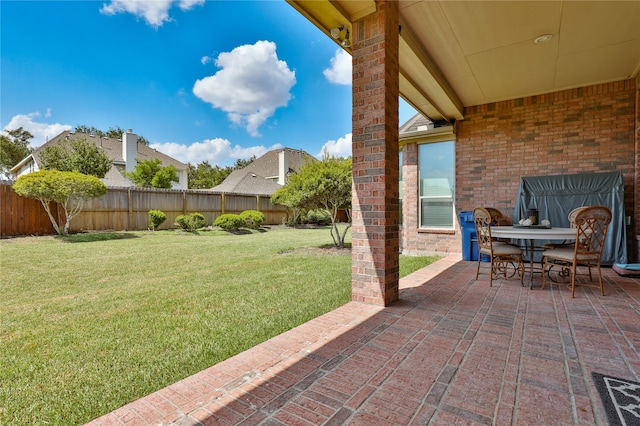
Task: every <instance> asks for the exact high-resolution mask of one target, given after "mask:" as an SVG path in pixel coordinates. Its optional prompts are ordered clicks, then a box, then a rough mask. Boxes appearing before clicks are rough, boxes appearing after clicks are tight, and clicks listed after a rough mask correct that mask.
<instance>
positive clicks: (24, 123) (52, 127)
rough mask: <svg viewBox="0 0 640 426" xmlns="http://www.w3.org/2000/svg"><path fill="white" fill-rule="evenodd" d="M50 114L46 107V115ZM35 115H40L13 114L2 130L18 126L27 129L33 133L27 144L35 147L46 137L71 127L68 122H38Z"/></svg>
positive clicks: (35, 113) (48, 137)
mask: <svg viewBox="0 0 640 426" xmlns="http://www.w3.org/2000/svg"><path fill="white" fill-rule="evenodd" d="M50 115H51V109H47V114H46V116H47V117H49V116H50ZM35 117H40V113H39V112H32V113H30V114H26V115H25V114H19V115H15V116H13V118H12V119H11V121H9V123H8V124H7V125H6V126H4V130H15V129H17V128H19V127H22V128H23V129H24V130H27V131H28V132H29V133H31V134H32V135H33V139H30V140H29V146H31V147H32V148H37V147H39V146H40V145H42V144H44V143H45V142H46V141H47V140H48V139H51V138H53V137H54V136H57V135H59V134H60V133H62V132H64V131H65V130H71V129H72V128H73V127H72V126H70V125H68V124H60V123H55V124H49V123H39V122H37V121H34V118H35Z"/></svg>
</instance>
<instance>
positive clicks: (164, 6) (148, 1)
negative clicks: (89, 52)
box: [100, 0, 204, 28]
mask: <svg viewBox="0 0 640 426" xmlns="http://www.w3.org/2000/svg"><path fill="white" fill-rule="evenodd" d="M174 3H177V4H178V7H179V8H180V9H181V10H184V11H186V10H189V9H191V8H193V7H195V6H198V5H201V4H204V0H179V1H176V0H144V1H140V0H111V3H109V4H103V5H102V9H100V13H104V14H105V15H115V14H117V13H130V14H132V15H134V16H136V17H137V18H143V19H144V20H145V21H146V22H147V24H149V25H151V26H152V27H155V28H158V27H161V26H162V24H164V23H165V22H170V21H171V20H172V19H171V18H170V17H169V9H171V7H172V6H173V4H174Z"/></svg>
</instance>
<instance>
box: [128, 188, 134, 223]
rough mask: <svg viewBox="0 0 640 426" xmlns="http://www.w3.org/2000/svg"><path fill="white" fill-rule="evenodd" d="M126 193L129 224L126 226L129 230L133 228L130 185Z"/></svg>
mask: <svg viewBox="0 0 640 426" xmlns="http://www.w3.org/2000/svg"><path fill="white" fill-rule="evenodd" d="M127 195H128V196H129V224H128V225H129V226H128V227H127V231H130V230H131V229H133V224H132V223H133V202H132V195H131V187H129V188H128V189H127Z"/></svg>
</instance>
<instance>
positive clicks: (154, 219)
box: [149, 210, 167, 231]
mask: <svg viewBox="0 0 640 426" xmlns="http://www.w3.org/2000/svg"><path fill="white" fill-rule="evenodd" d="M165 220H167V215H166V214H164V212H163V211H162V210H149V224H150V225H151V229H152V230H153V231H155V230H156V229H158V228H159V227H160V225H162V223H163V222H164V221H165Z"/></svg>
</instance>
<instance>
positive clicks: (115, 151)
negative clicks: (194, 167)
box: [23, 130, 187, 187]
mask: <svg viewBox="0 0 640 426" xmlns="http://www.w3.org/2000/svg"><path fill="white" fill-rule="evenodd" d="M80 139H85V140H87V141H89V142H93V143H95V144H96V146H98V147H99V148H102V150H103V151H104V152H105V154H107V156H108V157H109V158H110V159H111V161H112V162H113V164H114V165H115V166H122V167H123V166H124V164H125V162H124V158H123V157H122V139H115V138H104V137H100V136H96V135H88V134H86V133H77V132H73V131H70V130H65V131H64V132H62V133H60V134H59V135H57V136H55V137H54V138H52V139H51V140H50V141H48V142H46V143H45V144H44V145H41V146H39V147H38V148H36V149H35V150H34V151H33V153H32V154H31V156H32V157H33V159H34V161H35V162H36V164H38V165H39V164H40V153H42V151H44V150H45V149H46V148H47V147H49V146H52V145H55V144H57V143H59V142H60V141H63V140H80ZM27 158H28V157H27ZM156 158H157V159H159V160H160V161H161V162H162V165H163V166H169V165H173V166H174V167H175V168H176V170H178V171H179V172H180V171H184V170H186V169H187V165H186V164H184V163H182V162H180V161H178V160H176V159H174V158H172V157H169V156H168V155H166V154H163V153H162V152H160V151H157V150H155V149H153V148H151V147H149V146H147V145H145V144H142V143H138V152H137V154H136V160H137V161H146V160H154V159H156ZM23 161H24V160H23ZM102 181H103V182H104V183H105V185H107V186H109V187H127V186H131V183H130V182H129V181H128V180H127V179H126V178H125V177H124V176H123V174H122V173H121V172H120V171H119V170H118V168H117V167H111V169H109V171H108V172H107V174H106V176H105V177H104V179H102Z"/></svg>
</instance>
